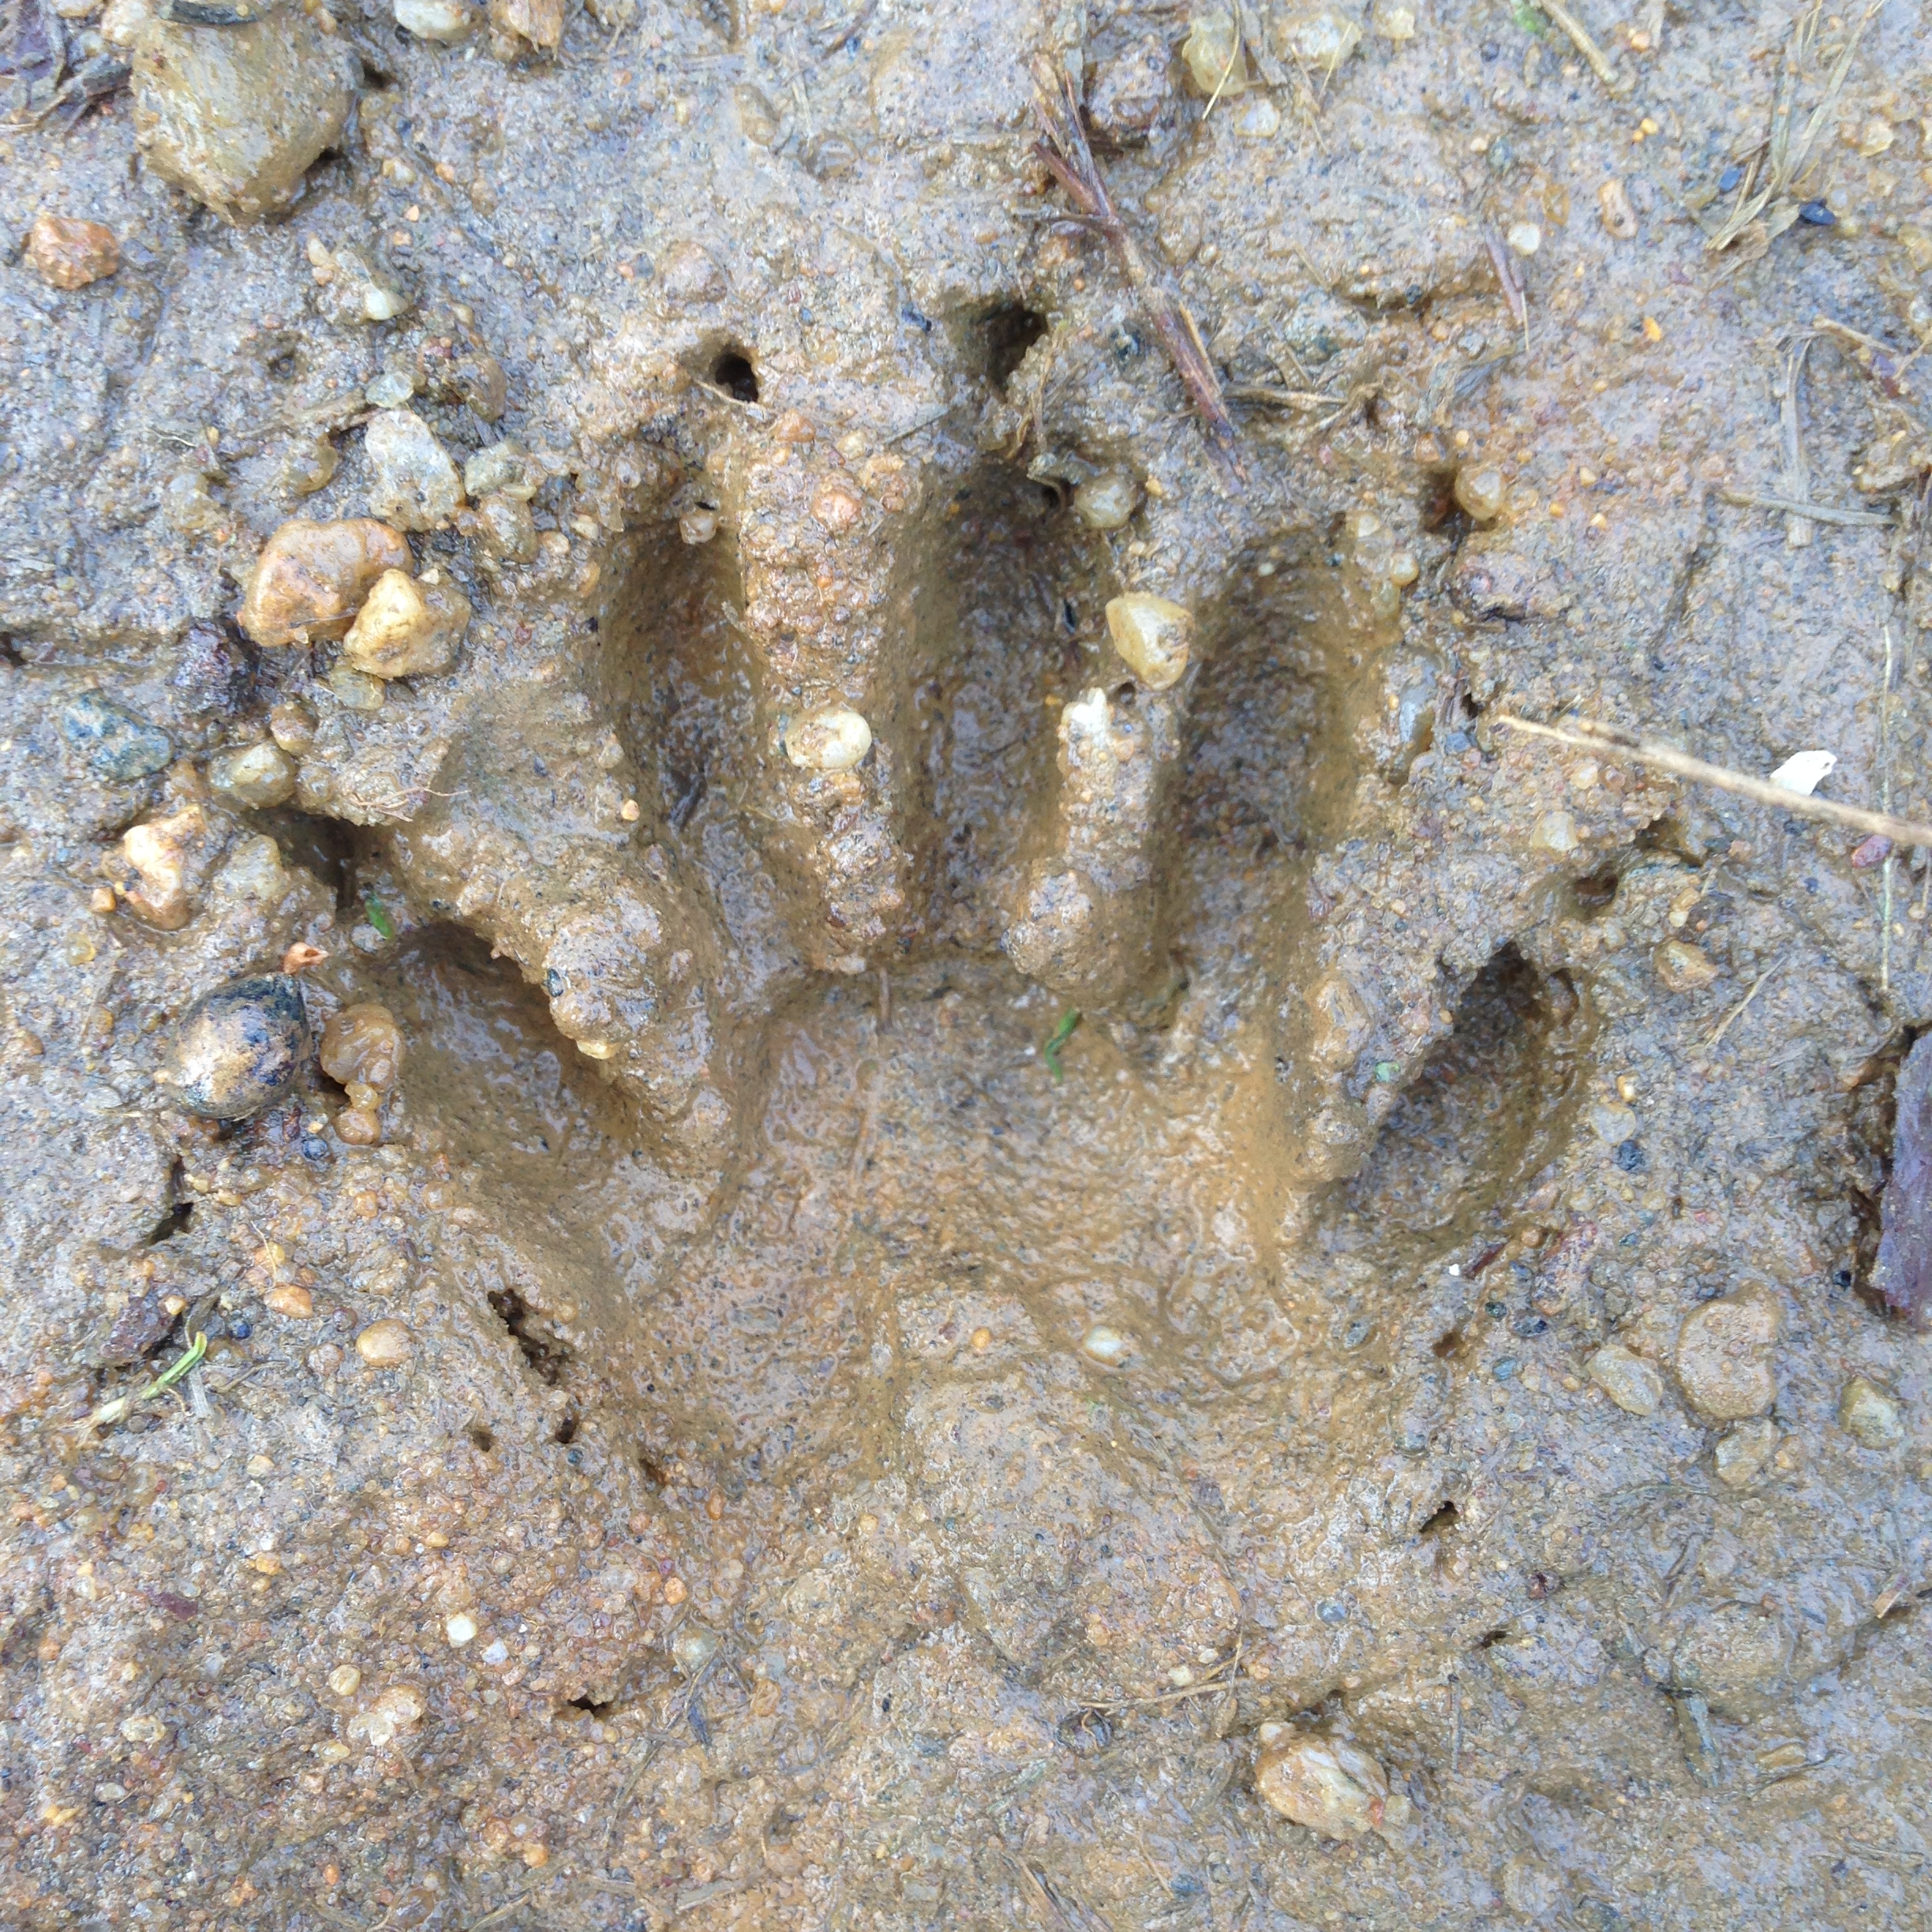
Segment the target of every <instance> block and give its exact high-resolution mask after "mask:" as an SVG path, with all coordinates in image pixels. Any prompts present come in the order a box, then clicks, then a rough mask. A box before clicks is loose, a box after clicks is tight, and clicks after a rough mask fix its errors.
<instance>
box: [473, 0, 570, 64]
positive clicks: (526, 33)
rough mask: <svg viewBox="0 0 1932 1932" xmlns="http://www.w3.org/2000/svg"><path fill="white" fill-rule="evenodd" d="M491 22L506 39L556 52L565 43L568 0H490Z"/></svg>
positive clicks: (544, 51)
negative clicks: (565, 14) (565, 12)
mask: <svg viewBox="0 0 1932 1932" xmlns="http://www.w3.org/2000/svg"><path fill="white" fill-rule="evenodd" d="M489 23H490V25H491V26H492V28H495V29H496V32H497V34H498V35H499V36H501V37H502V38H503V39H506V40H508V41H510V42H511V43H519V42H520V43H522V44H523V45H524V46H526V47H534V48H535V49H536V50H537V52H539V53H542V54H554V53H555V52H556V51H557V49H558V48H559V47H561V46H562V45H563V43H564V0H489Z"/></svg>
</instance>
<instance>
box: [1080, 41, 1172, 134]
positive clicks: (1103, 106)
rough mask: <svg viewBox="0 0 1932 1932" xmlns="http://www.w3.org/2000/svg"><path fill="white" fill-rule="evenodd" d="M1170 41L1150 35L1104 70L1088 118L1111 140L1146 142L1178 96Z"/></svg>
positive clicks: (1119, 55)
mask: <svg viewBox="0 0 1932 1932" xmlns="http://www.w3.org/2000/svg"><path fill="white" fill-rule="evenodd" d="M1169 64H1170V62H1169V54H1168V50H1167V43H1166V41H1164V40H1163V39H1160V38H1159V36H1157V35H1155V34H1148V36H1145V37H1144V39H1142V40H1141V41H1140V43H1139V44H1138V45H1137V46H1135V47H1129V49H1128V50H1127V51H1126V52H1125V53H1124V54H1118V55H1116V56H1115V58H1114V59H1112V60H1110V61H1109V62H1107V64H1106V66H1104V67H1103V68H1102V69H1100V73H1099V78H1098V79H1097V80H1095V83H1094V89H1093V93H1092V95H1091V97H1090V98H1089V99H1088V107H1087V112H1088V118H1089V119H1091V122H1093V125H1095V127H1096V128H1098V129H1099V130H1100V132H1101V133H1103V134H1104V135H1106V137H1107V138H1108V139H1109V140H1112V141H1114V142H1116V143H1117V144H1122V145H1132V144H1135V143H1137V142H1140V141H1144V140H1146V139H1147V137H1148V133H1149V132H1150V131H1151V129H1152V128H1153V125H1154V124H1155V122H1157V121H1158V120H1159V118H1160V117H1161V113H1162V110H1163V109H1164V108H1165V107H1166V106H1167V104H1168V103H1169V102H1170V100H1172V99H1173V98H1174V83H1173V81H1172V80H1170V79H1169V77H1168V68H1169Z"/></svg>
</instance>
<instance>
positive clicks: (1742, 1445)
mask: <svg viewBox="0 0 1932 1932" xmlns="http://www.w3.org/2000/svg"><path fill="white" fill-rule="evenodd" d="M1777 1444H1778V1432H1777V1424H1776V1423H1775V1422H1768V1421H1754V1422H1740V1423H1739V1424H1738V1425H1737V1427H1736V1428H1732V1429H1727V1430H1725V1432H1724V1434H1723V1435H1721V1436H1719V1437H1718V1438H1717V1447H1716V1448H1715V1449H1714V1450H1713V1451H1712V1452H1711V1462H1712V1464H1713V1467H1714V1468H1715V1469H1716V1470H1717V1480H1718V1481H1720V1483H1722V1484H1724V1485H1725V1486H1726V1488H1732V1489H1741V1488H1743V1486H1744V1485H1745V1484H1747V1482H1749V1481H1751V1480H1752V1478H1753V1477H1755V1476H1756V1475H1758V1473H1759V1472H1760V1471H1761V1470H1762V1469H1763V1468H1764V1466H1765V1464H1766V1463H1767V1462H1769V1461H1770V1460H1771V1456H1772V1452H1773V1451H1774V1450H1775V1449H1776V1448H1777Z"/></svg>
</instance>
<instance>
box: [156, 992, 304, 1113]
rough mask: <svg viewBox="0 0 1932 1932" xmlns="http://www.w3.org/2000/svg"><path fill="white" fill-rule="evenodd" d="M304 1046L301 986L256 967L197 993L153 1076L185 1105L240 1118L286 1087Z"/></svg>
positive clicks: (297, 1068)
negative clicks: (252, 975) (249, 974)
mask: <svg viewBox="0 0 1932 1932" xmlns="http://www.w3.org/2000/svg"><path fill="white" fill-rule="evenodd" d="M309 1052H310V1041H309V1013H308V1009H307V1008H306V1007H305V1006H304V1005H303V1004H302V996H301V987H300V986H298V984H297V983H296V982H295V981H294V979H291V978H290V976H289V975H287V974H286V973H264V974H263V975H261V976H260V978H259V979H238V980H236V981H234V983H232V984H230V985H228V986H225V987H216V988H215V990H214V991H213V992H212V993H204V994H203V995H202V996H201V998H200V999H198V1000H197V1001H196V1002H195V1003H194V1004H193V1005H192V1006H190V1007H189V1009H188V1010H187V1012H186V1013H184V1014H183V1015H182V1019H181V1023H180V1024H179V1026H178V1028H176V1030H175V1038H174V1050H173V1051H172V1053H171V1054H170V1056H169V1059H168V1063H167V1065H166V1066H165V1067H163V1069H162V1071H161V1073H160V1074H159V1076H157V1077H158V1078H159V1080H160V1081H161V1083H162V1084H164V1085H166V1086H168V1087H171V1088H173V1089H174V1098H175V1103H176V1104H177V1105H178V1106H181V1107H182V1109H184V1110H185V1111H186V1112H188V1113H190V1114H200V1116H201V1117H202V1118H204V1119H206V1120H242V1119H245V1118H247V1116H248V1115H249V1114H255V1113H259V1112H260V1110H261V1109H262V1108H264V1107H265V1106H268V1105H269V1104H270V1103H272V1102H274V1101H275V1100H279V1099H280V1098H281V1097H282V1095H284V1094H285V1093H286V1092H287V1091H288V1090H289V1088H290V1087H291V1086H293V1085H294V1081H295V1076H296V1075H297V1074H298V1073H300V1072H301V1069H302V1067H303V1065H305V1063H306V1061H308V1058H309Z"/></svg>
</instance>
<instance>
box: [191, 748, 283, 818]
mask: <svg viewBox="0 0 1932 1932" xmlns="http://www.w3.org/2000/svg"><path fill="white" fill-rule="evenodd" d="M208 784H209V786H210V787H211V788H212V789H213V790H215V791H216V792H219V793H220V794H221V796H223V798H225V799H228V800H230V802H231V803H234V804H237V805H249V806H256V807H260V806H265V805H286V803H288V801H289V800H290V799H292V798H293V797H294V796H295V761H294V759H293V758H290V756H289V754H287V753H286V751H283V749H282V747H280V746H279V745H278V744H270V743H262V744H252V745H236V746H234V747H231V748H230V750H228V751H217V752H216V753H215V755H214V756H213V757H212V758H210V759H209V760H208Z"/></svg>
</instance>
